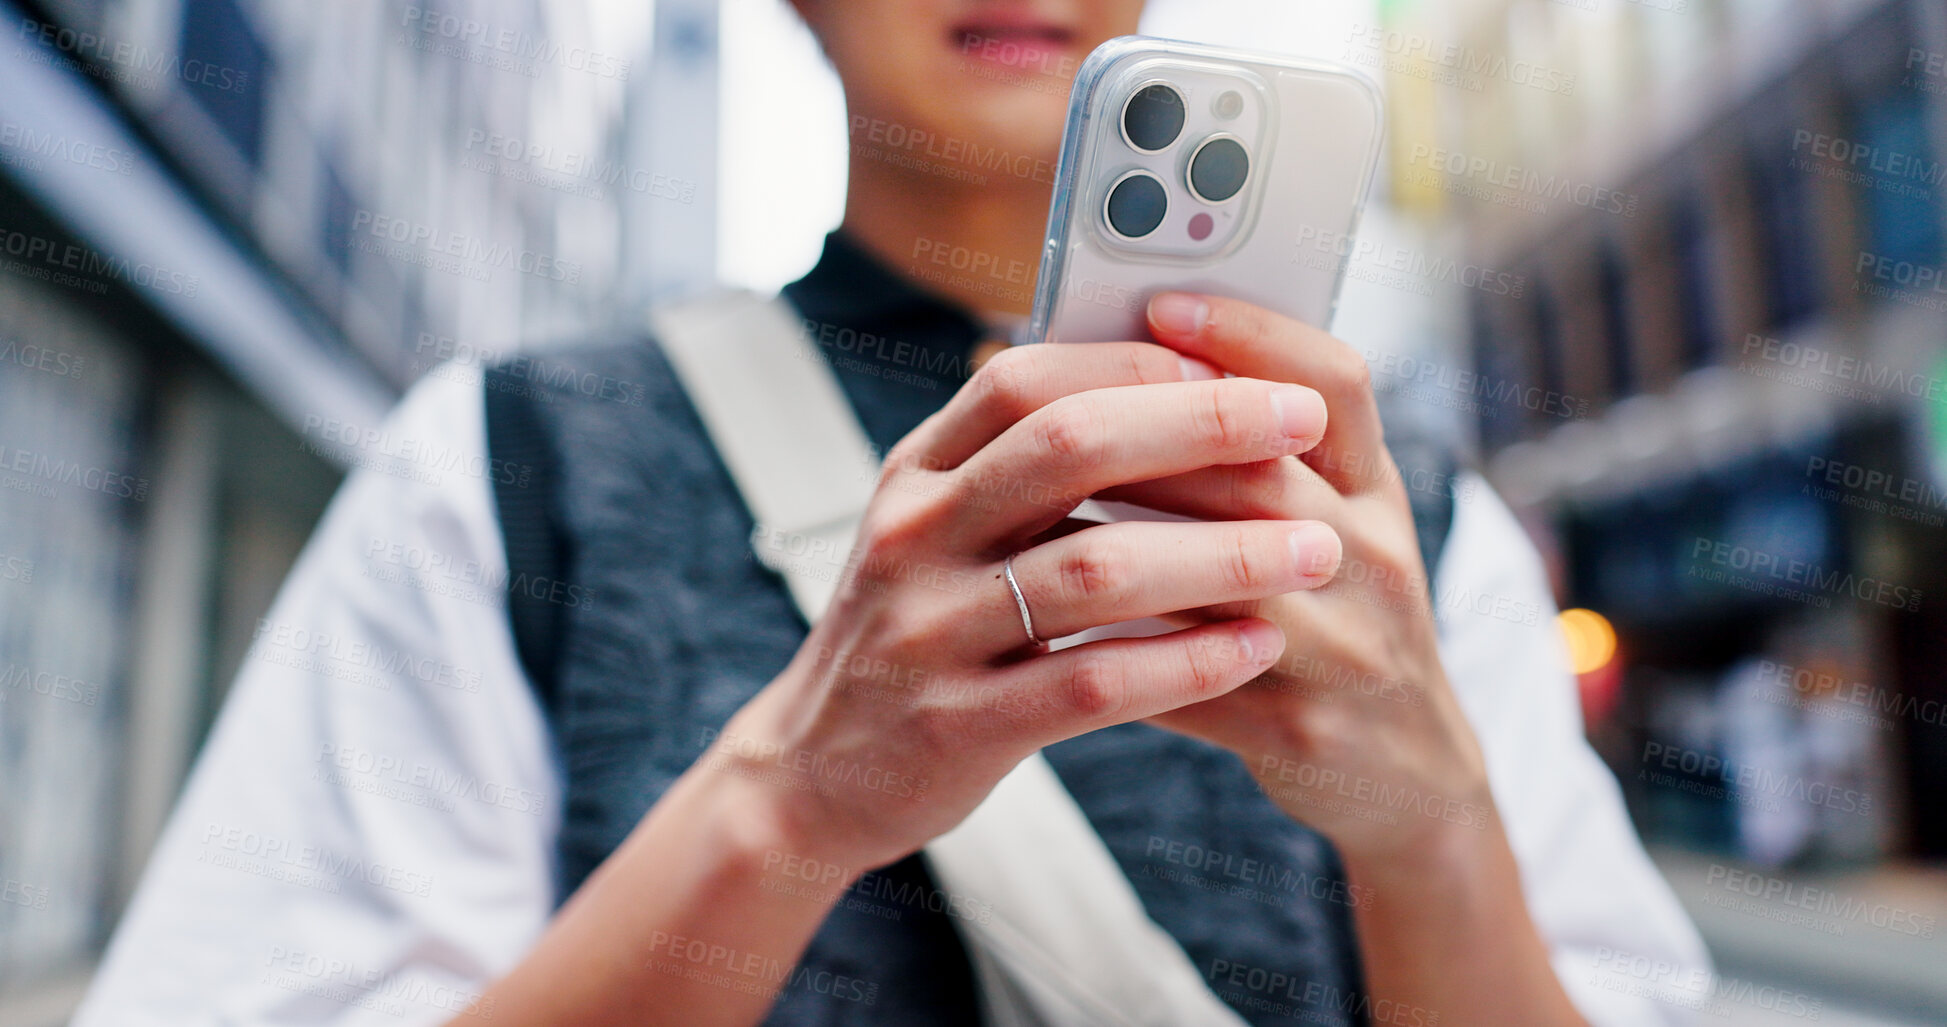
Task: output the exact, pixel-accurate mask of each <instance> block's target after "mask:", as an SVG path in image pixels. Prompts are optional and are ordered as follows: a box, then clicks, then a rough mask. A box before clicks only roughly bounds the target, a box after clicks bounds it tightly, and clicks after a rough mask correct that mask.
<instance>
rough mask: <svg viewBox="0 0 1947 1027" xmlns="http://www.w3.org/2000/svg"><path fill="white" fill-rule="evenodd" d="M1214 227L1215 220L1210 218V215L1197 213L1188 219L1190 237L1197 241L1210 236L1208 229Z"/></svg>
mask: <svg viewBox="0 0 1947 1027" xmlns="http://www.w3.org/2000/svg"><path fill="white" fill-rule="evenodd" d="M1214 227H1216V222H1214V221H1213V220H1211V217H1210V215H1208V214H1198V215H1197V216H1196V217H1193V218H1191V219H1190V238H1192V239H1195V240H1196V241H1197V242H1202V241H1204V240H1205V239H1208V238H1210V230H1211V229H1212V228H1214Z"/></svg>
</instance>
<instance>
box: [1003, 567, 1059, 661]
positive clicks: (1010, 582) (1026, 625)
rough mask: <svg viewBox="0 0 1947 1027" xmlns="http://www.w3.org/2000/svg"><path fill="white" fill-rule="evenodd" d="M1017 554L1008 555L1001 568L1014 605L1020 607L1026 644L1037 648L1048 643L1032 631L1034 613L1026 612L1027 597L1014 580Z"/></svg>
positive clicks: (1019, 584) (1018, 583)
mask: <svg viewBox="0 0 1947 1027" xmlns="http://www.w3.org/2000/svg"><path fill="white" fill-rule="evenodd" d="M1019 555H1021V554H1019V553H1015V554H1013V555H1012V556H1009V557H1008V558H1007V559H1006V561H1004V562H1003V563H1002V564H1001V569H1002V570H1004V571H1005V572H1006V573H1007V587H1008V588H1009V589H1012V590H1013V592H1014V605H1015V606H1018V607H1020V608H1021V627H1022V629H1023V630H1025V631H1026V632H1027V633H1028V644H1029V645H1033V646H1035V647H1037V648H1038V647H1041V646H1045V645H1047V644H1048V643H1047V642H1044V641H1042V640H1041V636H1039V635H1036V634H1035V633H1034V614H1031V613H1029V612H1028V597H1027V596H1024V595H1022V594H1021V583H1020V582H1018V581H1016V580H1014V557H1016V556H1019Z"/></svg>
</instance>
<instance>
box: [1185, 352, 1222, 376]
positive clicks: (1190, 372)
mask: <svg viewBox="0 0 1947 1027" xmlns="http://www.w3.org/2000/svg"><path fill="white" fill-rule="evenodd" d="M1176 362H1177V363H1178V364H1181V365H1182V366H1183V380H1184V381H1186V382H1202V381H1209V380H1210V379H1212V378H1222V377H1223V376H1224V373H1223V372H1222V371H1219V370H1217V368H1216V365H1214V364H1206V363H1204V362H1203V361H1201V360H1198V359H1197V358H1195V357H1177V358H1176Z"/></svg>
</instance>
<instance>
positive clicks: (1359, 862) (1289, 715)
mask: <svg viewBox="0 0 1947 1027" xmlns="http://www.w3.org/2000/svg"><path fill="white" fill-rule="evenodd" d="M1149 317H1150V327H1151V330H1152V331H1153V332H1154V334H1155V339H1156V341H1157V342H1158V343H1161V344H1162V345H1164V346H1168V347H1170V348H1172V349H1175V350H1177V351H1178V352H1179V353H1181V354H1183V355H1184V356H1186V357H1191V358H1195V359H1198V360H1202V361H1204V362H1205V363H1207V364H1209V365H1211V366H1212V367H1213V368H1216V369H1221V370H1224V371H1229V372H1231V373H1233V374H1236V375H1239V376H1241V377H1251V378H1261V379H1267V380H1272V381H1286V382H1296V383H1299V384H1303V385H1307V386H1310V387H1311V388H1313V389H1316V390H1317V391H1318V392H1319V393H1321V394H1322V395H1323V396H1324V398H1325V403H1326V408H1327V427H1326V433H1325V437H1324V439H1323V440H1322V441H1321V442H1320V444H1319V445H1318V446H1317V447H1315V448H1313V449H1312V450H1310V451H1309V452H1307V453H1304V454H1302V455H1300V456H1295V457H1282V458H1278V459H1273V460H1265V461H1262V462H1258V463H1252V464H1244V465H1236V466H1230V467H1213V468H1206V469H1204V470H1201V471H1197V472H1194V473H1191V474H1185V475H1181V476H1179V477H1176V478H1170V479H1163V480H1158V481H1152V482H1145V483H1142V484H1139V485H1132V486H1126V487H1123V488H1119V489H1116V490H1114V491H1113V492H1110V493H1104V494H1103V495H1102V496H1101V498H1103V499H1112V500H1119V501H1125V502H1132V503H1138V504H1141V505H1143V506H1146V507H1150V508H1152V509H1156V510H1161V511H1168V512H1172V513H1179V514H1184V515H1189V516H1194V517H1198V518H1205V519H1210V520H1243V519H1263V518H1285V519H1292V520H1317V521H1323V522H1325V523H1327V524H1329V525H1331V526H1332V527H1333V528H1335V529H1337V531H1338V534H1339V537H1340V538H1341V539H1342V540H1343V545H1344V549H1343V555H1342V559H1341V563H1340V565H1339V567H1338V570H1337V575H1336V577H1335V578H1334V580H1333V581H1332V582H1331V584H1329V585H1327V586H1326V587H1324V588H1321V589H1318V590H1316V591H1312V592H1294V593H1291V594H1288V595H1283V596H1279V597H1277V598H1275V599H1269V600H1261V601H1258V602H1255V603H1250V604H1244V605H1238V606H1232V607H1225V608H1222V609H1211V610H1202V611H1197V612H1196V616H1198V617H1202V618H1213V619H1228V618H1235V617H1244V616H1256V617H1263V618H1265V619H1267V620H1269V621H1271V622H1272V623H1274V624H1277V625H1278V626H1279V627H1280V628H1282V629H1283V630H1284V633H1285V637H1286V645H1285V652H1284V656H1283V657H1282V658H1281V659H1280V660H1279V662H1278V664H1277V665H1276V666H1275V667H1274V668H1273V669H1272V670H1270V671H1268V672H1266V673H1265V674H1264V675H1262V676H1261V677H1259V678H1257V679H1256V680H1255V681H1253V682H1252V683H1250V684H1248V685H1246V686H1244V687H1243V688H1240V689H1237V690H1235V691H1233V692H1230V693H1228V694H1226V695H1223V696H1221V697H1218V698H1216V699H1212V700H1209V701H1206V702H1202V703H1198V704H1196V705H1192V706H1186V707H1183V708H1180V709H1177V710H1174V711H1171V712H1169V713H1167V714H1163V715H1161V716H1158V717H1155V718H1152V722H1154V723H1157V724H1159V725H1160V726H1164V727H1168V728H1171V729H1173V730H1177V731H1181V732H1183V733H1185V734H1189V735H1192V736H1195V737H1200V738H1203V739H1206V740H1208V741H1210V742H1213V743H1215V744H1218V745H1221V746H1223V747H1225V748H1227V749H1230V750H1232V751H1234V752H1236V753H1237V754H1238V755H1239V756H1241V757H1242V758H1243V759H1244V761H1245V763H1246V764H1247V765H1248V766H1249V768H1250V770H1251V773H1252V774H1253V775H1255V776H1256V778H1257V780H1258V782H1259V784H1260V785H1261V786H1262V787H1263V788H1264V790H1265V793H1266V794H1267V795H1269V796H1270V797H1271V798H1272V799H1273V800H1274V801H1275V802H1276V803H1277V804H1278V805H1279V806H1280V807H1281V808H1282V809H1283V810H1284V811H1285V812H1286V813H1288V814H1289V815H1291V816H1292V817H1294V818H1296V819H1298V820H1300V821H1302V822H1304V823H1306V824H1308V825H1310V826H1311V827H1313V828H1314V829H1316V830H1317V831H1319V832H1320V833H1322V834H1324V835H1325V836H1326V837H1328V838H1330V839H1331V840H1332V842H1333V843H1334V844H1335V845H1337V846H1338V848H1339V850H1340V853H1341V854H1342V856H1343V857H1344V858H1345V860H1346V862H1347V866H1348V868H1349V869H1352V870H1354V872H1355V873H1358V872H1360V871H1364V873H1365V876H1368V877H1369V878H1370V877H1371V876H1388V875H1389V874H1390V873H1391V872H1394V871H1398V872H1402V873H1413V872H1415V869H1416V868H1421V867H1425V866H1426V865H1427V862H1426V861H1428V860H1442V859H1448V858H1451V857H1458V858H1460V859H1463V860H1464V859H1465V858H1466V856H1465V854H1466V853H1468V852H1470V851H1477V846H1476V845H1475V844H1474V843H1476V842H1480V841H1487V840H1488V839H1487V837H1486V832H1496V833H1498V832H1499V831H1500V830H1501V826H1500V821H1499V817H1498V816H1497V815H1496V813H1495V810H1494V804H1493V799H1492V797H1491V795H1490V794H1489V791H1488V783H1487V772H1486V767H1485V765H1484V763H1483V760H1482V756H1481V751H1480V746H1479V744H1478V743H1477V741H1476V739H1475V737H1474V733H1473V729H1472V728H1471V727H1470V726H1469V724H1468V723H1467V720H1466V718H1465V717H1464V716H1463V714H1462V712H1461V710H1460V706H1459V704H1458V702H1457V701H1456V700H1455V697H1454V694H1453V691H1452V689H1451V688H1450V687H1449V685H1448V682H1447V677H1446V674H1445V672H1444V671H1443V670H1442V668H1441V665H1440V657H1439V653H1438V651H1437V649H1436V644H1435V643H1436V637H1435V629H1434V620H1433V613H1432V599H1433V597H1432V595H1431V593H1432V589H1431V586H1430V584H1429V574H1428V572H1427V569H1426V567H1425V564H1424V562H1423V561H1422V559H1421V556H1420V551H1419V543H1418V540H1417V536H1416V534H1415V531H1414V527H1413V517H1412V513H1411V511H1410V509H1409V507H1408V505H1407V500H1406V491H1405V486H1404V483H1403V482H1402V479H1401V475H1400V473H1399V471H1398V470H1397V469H1396V467H1395V465H1394V463H1393V460H1392V457H1391V455H1390V454H1389V453H1388V452H1387V449H1386V446H1385V440H1384V437H1383V432H1382V429H1381V427H1380V420H1379V412H1378V408H1377V406H1376V404H1375V401H1374V398H1373V393H1372V387H1371V378H1370V373H1369V371H1368V370H1367V367H1366V363H1365V361H1364V360H1363V359H1361V357H1360V356H1359V354H1358V353H1357V352H1356V351H1355V350H1353V349H1352V348H1351V347H1350V346H1348V345H1346V344H1345V343H1343V342H1340V341H1339V340H1337V339H1335V338H1332V337H1331V336H1329V335H1327V334H1326V333H1324V332H1322V331H1319V330H1318V329H1315V328H1311V327H1309V326H1307V325H1304V324H1301V323H1299V322H1297V321H1293V320H1291V319H1288V318H1284V317H1281V316H1278V315H1276V314H1273V313H1271V312H1269V311H1266V310H1264V309H1262V308H1260V307H1256V306H1253V305H1250V304H1247V303H1242V302H1239V301H1236V300H1228V299H1222V298H1218V297H1212V296H1198V295H1189V294H1183V293H1166V294H1162V295H1159V296H1158V297H1156V298H1155V300H1154V301H1153V302H1152V303H1151V305H1150V315H1149ZM1322 570H1323V569H1322Z"/></svg>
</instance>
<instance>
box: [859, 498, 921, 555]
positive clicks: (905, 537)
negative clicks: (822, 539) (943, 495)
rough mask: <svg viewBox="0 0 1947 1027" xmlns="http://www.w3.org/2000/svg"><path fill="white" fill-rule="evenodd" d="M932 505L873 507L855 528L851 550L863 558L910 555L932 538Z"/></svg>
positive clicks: (882, 505) (917, 503) (911, 504)
mask: <svg viewBox="0 0 1947 1027" xmlns="http://www.w3.org/2000/svg"><path fill="white" fill-rule="evenodd" d="M936 521H937V517H936V516H935V504H932V503H919V502H914V503H898V504H874V505H873V506H872V507H871V508H869V509H868V510H867V511H866V514H865V519H864V520H863V521H861V522H860V524H859V533H858V540H857V541H856V542H854V543H853V548H854V549H855V550H856V551H858V552H859V553H862V554H865V555H867V556H885V555H890V554H895V553H911V552H914V551H915V550H917V549H918V548H919V547H921V546H922V545H924V544H925V543H926V541H927V540H928V539H929V538H931V537H933V536H935V534H936V529H937V523H936Z"/></svg>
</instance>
